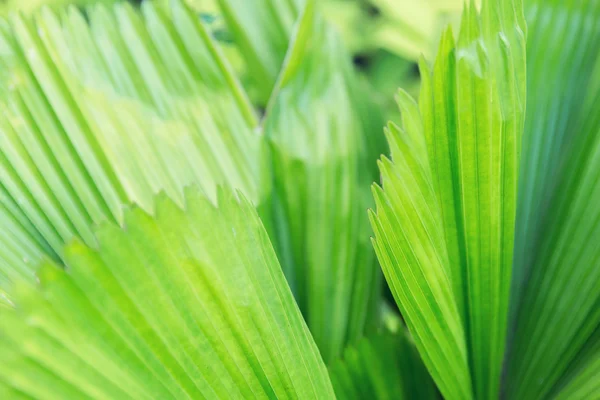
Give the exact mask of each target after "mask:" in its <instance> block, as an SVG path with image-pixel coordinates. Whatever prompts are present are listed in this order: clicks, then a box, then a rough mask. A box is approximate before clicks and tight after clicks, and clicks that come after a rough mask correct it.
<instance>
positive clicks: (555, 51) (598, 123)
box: [507, 0, 600, 399]
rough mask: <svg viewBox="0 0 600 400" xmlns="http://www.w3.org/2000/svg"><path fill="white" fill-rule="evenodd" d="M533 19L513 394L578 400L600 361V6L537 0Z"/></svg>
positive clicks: (510, 380) (530, 7) (531, 7)
mask: <svg viewBox="0 0 600 400" xmlns="http://www.w3.org/2000/svg"><path fill="white" fill-rule="evenodd" d="M527 18H528V21H529V26H530V32H531V36H530V40H529V42H528V53H529V54H530V57H529V60H531V61H530V63H529V65H528V91H529V93H530V95H529V96H528V105H527V107H528V117H527V121H526V125H525V134H524V135H525V136H524V144H523V150H524V153H523V154H524V157H523V163H522V171H523V174H522V176H521V182H520V196H521V197H520V203H519V216H518V219H517V222H518V223H517V239H518V240H517V242H516V243H517V247H516V253H515V279H514V288H513V290H514V298H513V305H514V307H513V316H514V326H513V329H512V337H513V340H512V345H511V349H510V350H511V351H510V353H509V368H508V371H509V373H508V375H507V394H509V395H511V396H515V397H517V398H531V399H536V398H546V397H548V396H551V395H555V394H556V390H557V388H558V387H560V386H563V385H564V384H565V382H564V381H565V379H567V380H568V379H575V380H576V381H578V382H579V383H575V382H574V383H572V385H573V386H571V389H570V393H573V395H574V396H575V393H576V391H577V386H578V385H579V384H582V385H583V386H582V387H585V385H586V384H587V380H586V379H583V378H577V374H575V373H574V372H573V371H579V370H580V369H581V368H583V366H582V365H579V364H580V363H585V362H587V361H585V360H586V359H587V358H588V357H589V358H592V359H598V358H599V357H600V347H599V345H600V342H599V340H600V336H599V335H598V334H597V333H595V334H594V332H595V331H596V332H597V331H598V329H599V327H600V307H599V306H600V270H599V269H598V265H599V262H600V261H599V260H600V249H599V248H598V245H597V243H598V237H600V236H599V235H600V222H599V221H600V219H599V218H600V212H599V211H600V210H599V209H598V206H597V205H598V201H599V197H598V196H600V194H599V193H600V192H598V178H599V177H600V175H599V171H600V164H599V162H598V157H597V154H598V150H599V149H600V141H599V140H598V139H599V135H598V133H599V132H600V118H598V112H597V110H598V107H600V97H599V96H598V93H599V91H600V58H599V54H600V46H599V43H600V24H599V23H598V22H597V21H598V20H599V19H600V3H599V2H598V1H569V2H558V1H543V2H542V1H536V0H531V1H530V2H528V3H527ZM548 82H552V85H550V86H549V85H548ZM583 355H585V356H586V357H582V356H583ZM592 364H593V363H592ZM580 367H581V368H580ZM584 369H585V368H584ZM569 371H570V372H569ZM590 371H591V370H590ZM596 371H597V367H596ZM586 374H587V376H588V379H589V378H590V377H591V376H592V375H590V374H591V372H587V373H586ZM597 374H598V372H596V377H598V375H597ZM587 387H588V388H589V387H590V386H589V385H588V386H587ZM582 390H583V389H582ZM596 390H597V389H596ZM582 393H584V394H586V395H587V394H589V395H590V397H588V398H594V397H597V396H598V395H599V393H600V392H596V395H595V396H594V395H591V392H586V391H583V392H582Z"/></svg>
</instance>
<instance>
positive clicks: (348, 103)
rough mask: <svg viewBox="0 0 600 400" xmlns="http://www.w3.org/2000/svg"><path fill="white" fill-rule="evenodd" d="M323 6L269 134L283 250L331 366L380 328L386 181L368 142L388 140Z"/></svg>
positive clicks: (301, 42)
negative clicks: (374, 220) (375, 186)
mask: <svg viewBox="0 0 600 400" xmlns="http://www.w3.org/2000/svg"><path fill="white" fill-rule="evenodd" d="M316 4H317V2H315V1H310V2H308V6H307V8H306V9H305V11H304V13H303V14H302V17H301V19H300V20H299V22H298V26H297V30H296V34H295V37H294V39H293V41H292V42H291V44H290V50H289V53H288V55H287V56H286V63H285V65H284V67H283V69H282V72H281V75H280V77H279V80H278V82H277V85H276V86H275V91H274V94H273V97H272V99H273V100H272V102H271V103H270V104H269V107H268V108H267V112H266V116H265V120H264V134H265V137H266V140H267V142H268V145H269V148H270V150H271V160H272V164H271V170H272V172H273V205H272V214H273V218H272V219H273V221H274V229H273V232H274V234H273V235H272V237H273V241H274V242H275V243H277V244H278V246H277V247H278V248H279V249H280V252H279V254H280V256H281V260H282V261H281V262H282V265H283V267H284V270H285V273H286V276H287V277H288V282H289V283H290V286H291V287H292V290H293V292H294V294H295V295H296V299H297V301H298V304H299V306H300V309H301V310H302V313H303V315H304V316H305V318H306V320H307V323H308V326H309V327H310V329H311V332H312V334H313V336H314V338H315V341H316V342H317V344H318V345H319V349H320V350H321V354H322V355H323V358H324V359H325V361H326V362H327V363H330V362H331V361H333V360H335V359H336V358H337V357H339V356H341V354H342V351H343V349H344V347H345V346H346V345H347V344H348V343H354V342H356V340H358V339H359V338H360V337H361V336H362V335H363V334H364V332H365V331H366V330H367V329H369V328H370V330H371V331H373V330H375V328H376V327H377V325H378V323H377V315H378V312H379V299H380V297H381V290H380V287H381V274H380V272H379V268H378V266H377V263H376V260H375V254H374V252H373V248H372V247H371V244H370V242H369V236H370V228H369V221H368V217H367V214H366V212H365V210H366V209H367V208H368V207H369V206H370V205H371V203H372V198H371V196H370V190H369V189H370V185H371V183H372V182H373V180H374V179H376V156H373V154H369V150H366V149H369V145H367V143H368V142H369V141H371V145H372V143H373V142H375V137H376V136H377V135H379V133H378V132H377V131H371V130H369V129H368V128H366V126H367V125H368V123H365V121H364V120H362V119H361V116H360V114H359V113H356V112H354V110H355V105H356V103H355V101H353V95H354V94H355V93H357V91H358V90H360V89H359V88H357V87H356V86H354V80H355V79H356V77H355V75H353V71H352V70H351V65H350V64H349V62H348V57H347V55H346V54H345V52H344V51H343V46H342V45H341V41H340V39H339V38H338V36H337V35H336V33H335V32H334V31H333V30H332V29H331V28H330V27H329V26H328V25H327V24H326V23H325V22H324V20H323V18H322V17H321V15H320V14H319V13H317V12H316V10H315V8H316ZM363 107H364V108H366V109H368V105H365V104H363ZM372 132H373V133H372ZM381 137H383V135H382V134H381Z"/></svg>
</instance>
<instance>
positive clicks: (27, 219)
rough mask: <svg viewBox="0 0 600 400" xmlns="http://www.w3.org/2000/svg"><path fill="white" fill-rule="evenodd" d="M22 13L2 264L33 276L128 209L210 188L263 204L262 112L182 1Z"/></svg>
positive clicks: (13, 54) (9, 113)
mask: <svg viewBox="0 0 600 400" xmlns="http://www.w3.org/2000/svg"><path fill="white" fill-rule="evenodd" d="M87 17H88V18H89V24H88V22H87V21H86V20H85V19H84V16H83V15H82V14H81V13H80V12H79V11H77V10H76V9H74V8H72V9H69V10H65V11H61V12H59V13H54V12H51V11H49V10H45V11H44V12H42V13H38V14H37V15H36V16H35V17H31V18H29V17H22V16H18V15H13V16H12V17H10V18H9V19H8V20H7V21H3V22H2V24H1V25H2V29H1V33H0V63H1V66H2V73H1V76H0V101H1V102H2V109H3V116H2V119H1V125H0V182H1V184H0V194H1V197H0V224H1V226H2V231H3V232H4V231H5V230H6V229H10V230H11V231H10V232H11V235H10V237H8V236H7V235H5V234H3V235H2V240H3V243H2V247H1V249H0V256H1V257H0V260H1V261H0V262H1V263H2V264H3V265H2V266H3V267H5V266H8V267H7V268H3V270H2V271H3V272H4V275H7V277H8V278H15V277H16V276H18V275H25V276H26V275H30V271H31V268H30V266H29V265H30V264H31V262H30V261H32V260H36V259H39V257H40V255H41V254H47V255H50V256H51V257H53V258H55V259H58V258H60V256H61V251H62V246H63V244H64V242H65V241H68V240H69V239H71V238H72V237H74V236H76V237H80V238H82V239H83V240H84V241H85V242H86V243H88V244H92V243H93V241H94V239H93V235H92V232H91V226H92V225H94V224H97V223H99V222H101V221H103V220H105V219H109V220H113V221H116V222H122V218H123V213H122V204H125V203H129V202H135V203H137V204H139V205H140V206H141V207H142V208H144V209H146V210H150V209H151V208H152V199H153V195H154V194H155V193H157V192H158V191H161V190H163V191H165V192H166V193H167V194H168V195H169V196H170V197H172V198H173V199H175V200H176V201H178V202H179V203H181V200H182V189H183V187H185V186H187V185H189V184H198V185H199V186H200V187H201V188H202V189H203V191H204V192H206V193H207V195H208V196H209V197H214V193H215V187H216V185H217V184H227V185H229V186H232V187H235V188H238V189H240V190H242V191H243V192H244V193H245V194H246V195H247V196H248V197H249V198H250V199H251V200H252V201H254V202H255V203H258V202H259V198H260V197H261V195H260V194H259V192H260V184H259V181H260V174H261V160H262V159H263V157H262V156H261V155H260V148H261V139H260V137H259V136H257V135H256V134H255V132H253V130H254V128H255V127H256V120H255V117H254V115H253V111H252V109H251V106H250V104H249V103H248V101H247V99H246V98H245V96H244V94H243V91H242V90H241V88H240V86H239V84H238V82H237V81H236V79H235V78H234V77H233V75H232V73H231V71H230V70H229V68H228V66H227V64H226V62H225V61H224V59H223V57H222V56H221V55H220V54H219V51H218V49H217V48H216V47H215V45H214V44H213V42H212V39H211V38H210V37H209V35H208V34H207V32H206V31H205V29H204V27H203V26H202V25H201V23H200V21H199V20H198V18H197V17H196V15H194V13H192V12H191V11H190V10H189V9H188V8H187V7H185V6H184V5H183V4H181V3H180V2H179V1H174V2H172V8H165V7H162V6H160V5H159V4H154V3H152V2H145V3H144V5H143V7H142V9H141V13H138V12H136V11H134V10H133V9H132V8H131V7H130V6H128V5H127V4H120V5H116V6H114V7H110V8H109V7H105V6H102V5H99V6H97V7H94V8H92V9H89V10H88V11H87Z"/></svg>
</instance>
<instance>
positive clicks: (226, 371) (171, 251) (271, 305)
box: [0, 190, 334, 399]
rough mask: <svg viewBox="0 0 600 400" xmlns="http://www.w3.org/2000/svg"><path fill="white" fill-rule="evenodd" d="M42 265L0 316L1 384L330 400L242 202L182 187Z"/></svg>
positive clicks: (260, 231)
mask: <svg viewBox="0 0 600 400" xmlns="http://www.w3.org/2000/svg"><path fill="white" fill-rule="evenodd" d="M155 203H156V211H155V215H156V217H152V216H150V215H148V214H147V213H146V212H144V211H143V210H141V209H139V208H134V209H132V210H129V211H126V212H125V213H124V220H125V221H126V227H125V228H123V229H121V228H119V227H118V226H116V225H115V224H113V223H109V222H106V223H104V224H102V226H100V227H99V228H98V229H97V230H95V236H96V238H97V249H92V248H89V247H87V246H86V245H84V244H82V243H81V242H80V241H75V242H74V243H72V244H70V245H68V246H67V247H66V249H65V251H64V254H65V262H66V265H67V270H66V271H65V270H63V269H60V268H57V266H56V265H55V264H54V263H52V262H49V261H48V262H45V263H44V264H43V265H42V266H41V269H40V271H39V273H38V277H39V280H40V284H39V285H36V286H35V287H33V286H30V285H25V284H23V285H21V286H18V288H17V289H16V290H15V292H14V296H13V298H14V299H15V307H14V308H11V309H4V310H2V311H0V312H1V314H2V315H1V317H0V335H1V337H2V340H1V341H0V354H1V356H2V363H1V365H0V381H1V382H2V383H1V384H0V387H2V388H3V390H12V391H13V392H17V393H20V394H22V395H24V396H31V397H35V398H40V399H46V398H48V399H53V398H161V399H169V398H227V399H230V398H240V399H241V398H282V399H284V398H319V399H321V398H332V399H333V398H334V395H333V391H332V387H331V383H330V382H329V378H328V376H327V370H326V369H325V366H324V364H323V361H322V359H321V358H320V356H319V353H318V350H317V347H316V346H315V344H314V342H313V340H312V339H311V337H310V334H309V332H308V329H307V327H306V325H305V323H304V321H303V320H302V316H301V314H300V312H299V310H298V308H297V306H296V304H295V303H294V299H293V297H292V294H291V292H290V290H289V287H288V286H287V284H286V281H285V278H284V276H283V274H282V272H281V268H280V266H279V265H278V262H277V258H276V256H275V253H274V251H273V248H272V246H271V244H270V242H269V239H268V236H267V234H266V231H265V230H264V228H263V226H262V224H261V222H260V220H259V218H258V216H257V214H256V212H255V211H254V207H253V205H252V204H251V203H250V202H249V201H247V200H244V199H242V200H237V199H236V197H235V195H234V194H233V193H232V192H231V191H229V190H223V191H220V192H219V194H218V196H217V204H218V206H216V207H215V206H214V205H213V204H212V203H211V201H210V200H208V199H207V198H205V197H204V196H203V195H201V194H199V193H198V192H197V191H187V192H186V194H185V197H184V203H185V208H184V209H181V208H180V207H179V206H178V205H177V204H176V203H174V202H173V201H172V200H169V199H168V198H167V197H166V196H164V195H163V196H161V197H159V198H158V200H156V201H155Z"/></svg>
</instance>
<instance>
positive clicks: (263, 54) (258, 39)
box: [217, 0, 306, 106]
mask: <svg viewBox="0 0 600 400" xmlns="http://www.w3.org/2000/svg"><path fill="white" fill-rule="evenodd" d="M217 2H218V3H219V6H220V9H221V12H222V15H223V17H224V18H225V21H226V22H227V25H228V27H229V30H230V32H231V34H232V35H233V38H234V40H235V42H236V45H237V46H238V48H239V50H240V52H241V54H242V56H243V58H244V60H245V62H246V66H247V68H248V69H249V72H250V77H251V79H252V81H253V83H254V85H253V89H254V90H256V91H258V101H259V103H261V105H263V106H264V105H266V103H267V101H268V99H269V96H270V94H271V91H272V90H273V87H274V86H275V82H276V80H277V77H278V75H279V72H280V70H281V67H282V65H283V60H284V57H285V55H286V53H287V49H288V43H289V40H290V37H291V36H292V32H293V30H294V24H295V22H296V20H297V18H298V17H299V16H300V14H301V12H302V10H303V9H304V6H305V4H306V0H282V1H274V0H251V1H248V0H217Z"/></svg>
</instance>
